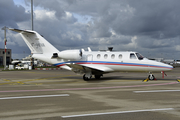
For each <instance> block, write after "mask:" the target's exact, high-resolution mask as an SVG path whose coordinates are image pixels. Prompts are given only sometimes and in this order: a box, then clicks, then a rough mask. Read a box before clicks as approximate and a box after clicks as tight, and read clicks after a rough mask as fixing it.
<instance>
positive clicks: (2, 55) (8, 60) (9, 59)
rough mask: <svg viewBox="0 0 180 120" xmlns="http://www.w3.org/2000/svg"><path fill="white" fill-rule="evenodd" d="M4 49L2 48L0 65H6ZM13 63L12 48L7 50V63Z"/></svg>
mask: <svg viewBox="0 0 180 120" xmlns="http://www.w3.org/2000/svg"><path fill="white" fill-rule="evenodd" d="M4 53H5V52H4V49H1V48H0V66H3V65H4ZM9 64H11V49H7V50H6V65H9Z"/></svg>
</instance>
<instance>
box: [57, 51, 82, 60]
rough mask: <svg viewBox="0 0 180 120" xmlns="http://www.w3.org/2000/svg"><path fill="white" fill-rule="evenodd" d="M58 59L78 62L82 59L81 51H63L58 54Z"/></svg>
mask: <svg viewBox="0 0 180 120" xmlns="http://www.w3.org/2000/svg"><path fill="white" fill-rule="evenodd" d="M58 57H59V58H62V59H67V60H79V59H81V57H82V51H81V50H64V51H61V52H59V53H58Z"/></svg>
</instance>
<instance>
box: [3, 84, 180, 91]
mask: <svg viewBox="0 0 180 120" xmlns="http://www.w3.org/2000/svg"><path fill="white" fill-rule="evenodd" d="M172 84H178V82H171V83H161V84H148V85H131V86H111V87H91V88H64V89H39V90H8V91H0V93H10V92H41V91H42V92H44V91H72V90H98V89H99V90H101V89H119V88H133V87H149V86H160V85H172Z"/></svg>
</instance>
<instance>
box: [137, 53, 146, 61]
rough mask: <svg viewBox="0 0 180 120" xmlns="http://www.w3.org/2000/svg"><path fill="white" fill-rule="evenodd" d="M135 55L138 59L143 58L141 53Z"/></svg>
mask: <svg viewBox="0 0 180 120" xmlns="http://www.w3.org/2000/svg"><path fill="white" fill-rule="evenodd" d="M136 56H137V57H138V59H139V60H143V59H144V57H143V56H142V55H141V54H139V53H136Z"/></svg>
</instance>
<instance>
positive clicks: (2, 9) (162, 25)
mask: <svg viewBox="0 0 180 120" xmlns="http://www.w3.org/2000/svg"><path fill="white" fill-rule="evenodd" d="M179 6H180V0H34V29H35V30H36V31H37V32H39V33H40V34H41V35H43V36H44V37H45V38H46V39H47V40H48V41H49V42H50V43H51V44H53V45H54V46H55V47H56V48H57V49H59V50H60V51H61V50H64V49H77V48H84V49H85V50H86V49H87V47H91V49H92V50H99V49H106V47H108V46H113V47H114V50H119V51H129V50H130V51H137V52H139V53H141V54H143V55H144V56H146V57H159V58H160V57H164V58H168V59H170V58H173V59H180V8H179ZM30 7H31V6H30V0H0V28H2V27H4V26H7V27H10V28H18V29H24V30H28V29H31V13H30ZM7 40H8V42H7V47H8V48H9V49H12V56H13V58H14V59H15V58H23V57H24V56H27V55H29V54H30V50H29V48H28V47H27V46H26V44H25V43H24V41H23V40H22V38H21V37H20V35H19V34H16V33H15V32H11V31H8V33H7ZM0 48H4V31H3V30H0Z"/></svg>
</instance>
